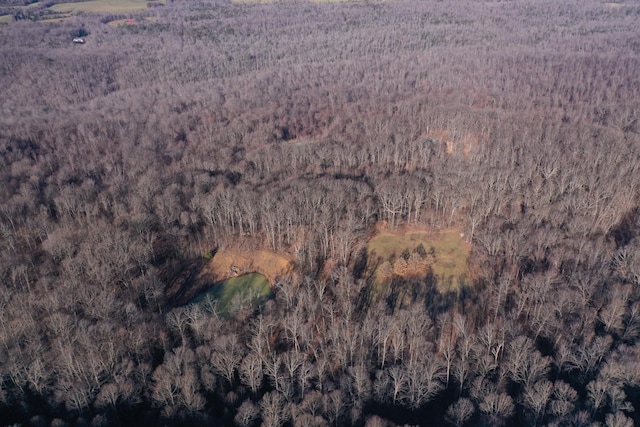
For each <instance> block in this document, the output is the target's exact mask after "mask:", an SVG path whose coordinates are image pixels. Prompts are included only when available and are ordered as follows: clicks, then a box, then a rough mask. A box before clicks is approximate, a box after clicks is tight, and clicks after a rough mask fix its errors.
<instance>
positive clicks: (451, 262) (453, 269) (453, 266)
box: [367, 228, 470, 292]
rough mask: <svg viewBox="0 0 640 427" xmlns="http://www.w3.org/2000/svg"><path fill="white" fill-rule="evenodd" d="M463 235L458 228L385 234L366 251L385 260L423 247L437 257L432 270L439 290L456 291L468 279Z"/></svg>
mask: <svg viewBox="0 0 640 427" xmlns="http://www.w3.org/2000/svg"><path fill="white" fill-rule="evenodd" d="M460 232H461V229H459V228H453V229H449V230H444V231H441V232H426V231H422V230H418V231H407V232H391V231H382V232H380V233H378V234H377V235H376V236H374V237H373V238H372V239H371V240H370V241H369V244H368V247H367V249H368V253H369V256H370V257H371V256H373V257H381V258H382V260H385V261H386V260H394V259H397V258H398V257H401V256H402V254H403V253H405V254H406V253H407V252H414V251H415V250H416V249H417V248H418V247H419V246H420V245H422V246H423V248H424V249H425V250H426V252H427V253H429V254H430V255H432V256H433V257H434V258H433V259H434V263H433V266H432V267H431V268H432V270H433V274H435V275H436V277H437V280H438V290H440V291H441V292H447V291H457V290H458V289H459V288H460V286H461V285H463V284H464V283H465V282H466V280H467V274H468V261H469V253H470V247H469V245H468V244H467V242H465V241H464V239H463V238H462V236H461V235H460ZM425 273H426V272H425Z"/></svg>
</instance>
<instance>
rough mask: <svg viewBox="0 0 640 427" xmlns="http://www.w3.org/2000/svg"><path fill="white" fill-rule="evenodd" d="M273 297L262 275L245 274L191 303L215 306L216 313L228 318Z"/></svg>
mask: <svg viewBox="0 0 640 427" xmlns="http://www.w3.org/2000/svg"><path fill="white" fill-rule="evenodd" d="M271 295H272V292H271V286H269V281H268V280H267V278H266V277H264V276H263V275H262V274H260V273H250V274H243V275H242V276H238V277H233V278H231V279H227V280H225V281H224V282H222V283H219V284H217V285H215V286H213V287H211V288H210V289H208V290H207V291H206V292H204V293H202V294H200V295H198V296H197V297H196V298H194V299H193V300H192V301H191V303H192V304H194V303H196V304H204V305H205V306H210V305H213V303H214V302H215V309H216V311H217V312H218V313H219V314H221V315H223V316H227V315H229V314H232V313H235V312H236V311H237V310H238V309H239V308H240V307H243V306H246V305H247V304H253V303H256V302H260V301H262V300H264V299H266V298H269V297H270V296H271Z"/></svg>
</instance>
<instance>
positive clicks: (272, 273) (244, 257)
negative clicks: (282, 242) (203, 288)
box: [202, 249, 293, 285]
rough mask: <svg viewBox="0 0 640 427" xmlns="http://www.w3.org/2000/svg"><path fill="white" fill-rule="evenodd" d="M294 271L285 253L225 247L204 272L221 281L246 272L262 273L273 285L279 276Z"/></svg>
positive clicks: (215, 280)
mask: <svg viewBox="0 0 640 427" xmlns="http://www.w3.org/2000/svg"><path fill="white" fill-rule="evenodd" d="M292 271H293V264H292V263H291V260H290V259H288V258H286V257H285V256H284V255H283V254H278V253H275V252H272V251H268V250H258V251H255V252H250V251H246V250H240V249H224V250H221V251H219V252H217V253H216V254H215V256H214V257H213V259H212V260H211V261H210V262H209V264H208V265H206V266H205V268H204V269H203V271H202V274H203V275H209V276H210V277H211V278H212V281H213V282H219V281H223V280H227V279H229V278H232V277H237V276H240V275H242V274H246V273H260V274H262V275H263V276H264V277H266V278H267V280H268V281H269V283H270V284H271V285H273V284H274V283H275V281H276V278H277V277H278V276H282V275H285V274H289V273H291V272H292Z"/></svg>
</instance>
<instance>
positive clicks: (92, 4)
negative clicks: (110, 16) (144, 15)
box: [49, 0, 148, 13]
mask: <svg viewBox="0 0 640 427" xmlns="http://www.w3.org/2000/svg"><path fill="white" fill-rule="evenodd" d="M147 3H148V0H91V1H85V2H79V3H59V4H56V5H53V6H51V7H50V8H49V9H50V10H52V11H54V12H60V13H74V12H101V13H105V12H106V13H109V12H112V13H118V12H134V11H136V10H143V9H146V8H147Z"/></svg>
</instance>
